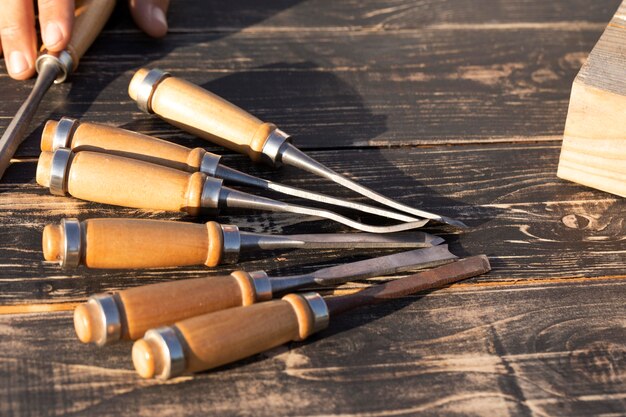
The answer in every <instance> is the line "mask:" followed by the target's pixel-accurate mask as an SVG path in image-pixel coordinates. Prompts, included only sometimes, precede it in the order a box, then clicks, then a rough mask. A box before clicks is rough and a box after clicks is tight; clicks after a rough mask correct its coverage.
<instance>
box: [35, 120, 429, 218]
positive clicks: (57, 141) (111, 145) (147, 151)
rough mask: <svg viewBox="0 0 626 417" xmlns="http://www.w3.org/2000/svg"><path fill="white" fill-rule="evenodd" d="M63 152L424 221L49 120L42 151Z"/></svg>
mask: <svg viewBox="0 0 626 417" xmlns="http://www.w3.org/2000/svg"><path fill="white" fill-rule="evenodd" d="M59 148H69V149H72V151H74V152H79V151H82V150H88V151H95V152H105V153H110V154H113V155H120V156H125V157H127V158H134V159H141V160H143V161H147V162H152V163H155V164H159V165H163V166H168V167H170V168H176V169H180V170H183V171H188V172H198V171H200V172H202V173H204V174H206V175H208V176H210V177H216V178H220V179H223V180H224V181H225V182H226V183H232V184H236V185H244V186H247V187H254V188H260V189H262V190H271V191H275V192H278V193H282V194H287V195H292V196H296V197H300V198H304V199H307V200H312V201H317V202H320V203H325V204H331V205H335V206H340V207H345V208H350V209H353V210H359V211H362V212H364V213H368V214H374V215H377V216H382V217H386V218H389V219H395V220H400V221H403V222H412V221H417V220H420V219H416V218H414V217H409V216H406V215H404V214H401V213H397V212H394V211H389V210H384V209H381V208H378V207H373V206H369V205H366V204H360V203H353V202H351V201H348V200H343V199H340V198H335V197H331V196H327V195H324V194H319V193H315V192H311V191H306V190H303V189H300V188H296V187H290V186H288V185H284V184H279V183H276V182H273V181H268V180H265V179H263V178H259V177H254V176H252V175H248V174H245V173H243V172H241V171H237V170H235V169H233V168H229V167H227V166H225V165H223V164H222V163H221V162H220V158H221V157H220V155H216V154H214V153H211V152H207V151H206V150H205V149H202V148H195V149H189V148H186V147H184V146H181V145H177V144H175V143H172V142H168V141H165V140H163V139H157V138H154V137H150V136H147V135H142V134H140V133H136V132H131V131H129V130H124V129H120V128H116V127H112V126H105V125H99V124H96V123H81V122H79V121H78V120H76V119H72V118H69V117H63V118H61V120H59V121H58V122H56V121H54V120H49V121H48V122H47V123H46V126H45V127H44V130H43V133H42V135H41V150H42V151H47V152H53V151H55V150H57V149H59Z"/></svg>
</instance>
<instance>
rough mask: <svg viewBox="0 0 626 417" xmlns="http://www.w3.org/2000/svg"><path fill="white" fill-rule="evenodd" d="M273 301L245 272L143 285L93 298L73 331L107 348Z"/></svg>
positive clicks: (79, 312)
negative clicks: (203, 317) (194, 320)
mask: <svg viewBox="0 0 626 417" xmlns="http://www.w3.org/2000/svg"><path fill="white" fill-rule="evenodd" d="M256 274H259V273H256ZM261 279H262V278H261ZM265 280H267V276H265ZM270 298H271V295H270V296H269V297H267V296H263V295H262V294H261V295H257V290H256V289H255V281H254V279H253V278H252V275H251V274H248V273H246V272H244V271H235V272H233V273H232V274H231V275H226V276H218V277H208V278H195V279H185V280H180V281H171V282H163V283H159V284H151V285H144V286H140V287H135V288H130V289H126V290H123V291H120V292H118V293H115V294H102V295H97V296H93V297H91V298H90V299H89V300H88V301H87V302H86V303H84V304H81V305H79V306H78V307H76V310H74V329H75V330H76V335H77V336H78V338H79V340H80V341H82V342H83V343H96V344H98V345H100V346H102V345H105V344H109V343H112V342H115V341H117V340H120V339H131V340H135V339H138V338H140V337H142V336H143V335H144V333H145V332H146V331H147V330H148V329H151V328H154V327H159V326H164V325H169V324H172V323H175V322H177V321H179V320H183V319H186V318H189V317H194V316H198V315H201V314H206V313H210V312H214V311H218V310H224V309H229V308H231V307H237V306H247V305H250V304H254V303H255V302H258V301H263V300H265V299H270Z"/></svg>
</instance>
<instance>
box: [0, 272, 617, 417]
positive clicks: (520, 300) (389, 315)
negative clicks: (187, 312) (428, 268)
mask: <svg viewBox="0 0 626 417" xmlns="http://www.w3.org/2000/svg"><path fill="white" fill-rule="evenodd" d="M625 291H626V282H624V281H621V282H605V281H599V280H595V281H594V280H591V281H587V282H581V283H578V284H571V283H570V284H567V285H545V284H540V285H536V286H535V285H530V286H527V285H524V286H521V287H520V286H516V285H509V286H488V287H484V286H477V285H469V286H468V285H461V286H454V287H452V288H449V289H446V290H442V291H438V292H433V293H431V294H428V295H426V296H412V297H406V298H404V299H401V300H396V301H393V302H390V303H386V304H381V305H378V306H374V307H371V308H365V309H361V310H356V311H354V312H353V313H352V314H349V315H345V316H340V317H337V318H336V320H333V321H332V324H331V327H330V328H329V329H328V330H326V331H324V332H322V333H321V334H319V335H317V336H314V337H312V338H311V339H310V340H309V341H306V342H304V343H292V344H290V345H289V346H286V347H281V348H277V349H274V350H272V351H269V352H266V353H264V354H261V355H257V356H255V357H253V358H251V359H248V360H245V361H242V362H240V363H238V364H234V365H230V366H227V367H224V368H221V369H219V370H217V371H214V372H209V373H203V374H199V375H195V376H193V377H187V376H186V377H181V378H177V379H174V380H172V381H169V382H166V383H160V382H151V381H142V380H140V379H139V378H138V377H137V376H135V374H134V372H133V371H132V367H131V363H130V360H129V354H130V345H129V344H122V345H115V346H110V347H106V348H103V349H98V348H95V347H92V346H84V345H80V344H79V342H78V341H77V340H76V339H75V336H74V335H73V329H72V324H71V314H70V313H69V312H65V313H51V314H30V315H12V316H0V348H1V351H2V352H3V353H2V355H0V376H1V377H0V413H2V415H7V416H12V415H20V416H31V415H33V416H34V415H37V416H39V415H65V414H76V415H87V414H88V415H91V416H100V415H111V414H122V413H124V414H127V413H128V414H135V415H161V414H163V413H174V414H176V415H181V416H194V415H207V414H217V415H242V414H244V415H248V414H250V415H259V416H265V415H272V416H274V415H331V416H352V415H409V414H418V413H419V414H420V415H421V414H424V415H442V414H446V415H468V414H484V412H485V410H489V413H491V414H497V415H502V416H527V415H555V416H560V415H563V416H586V415H592V414H593V415H597V414H605V415H621V414H623V413H625V412H626V402H625V398H626V385H625V384H624V373H625V372H626V368H625V362H624V355H625V354H626V353H625V352H626V344H625V341H626V333H625V329H624V326H623V323H624V320H626V308H625V307H624V303H623V302H622V299H621V298H620V297H616V295H617V294H624V292H625Z"/></svg>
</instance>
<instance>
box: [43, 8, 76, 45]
mask: <svg viewBox="0 0 626 417" xmlns="http://www.w3.org/2000/svg"><path fill="white" fill-rule="evenodd" d="M38 5H39V26H40V28H41V39H42V40H43V44H44V46H45V47H46V49H47V50H49V51H53V52H58V51H62V50H63V49H65V47H66V46H67V44H68V43H69V41H70V36H71V34H72V26H73V25H74V0H39V1H38Z"/></svg>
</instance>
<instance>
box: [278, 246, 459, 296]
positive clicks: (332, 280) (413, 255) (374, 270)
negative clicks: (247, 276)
mask: <svg viewBox="0 0 626 417" xmlns="http://www.w3.org/2000/svg"><path fill="white" fill-rule="evenodd" d="M456 258H457V257H456V256H455V255H453V254H452V253H450V252H449V251H448V245H439V246H433V247H431V248H425V249H416V250H412V251H408V252H402V253H396V254H395V255H387V256H381V257H378V258H372V259H367V260H364V261H359V262H353V263H349V264H344V265H338V266H332V267H330V268H323V269H320V270H317V271H315V272H312V273H310V274H304V275H294V276H287V277H271V278H270V282H271V285H272V293H274V294H276V293H278V292H283V291H288V290H289V291H290V290H294V289H297V288H300V287H303V286H306V285H311V284H318V285H337V284H341V283H344V282H346V281H351V280H357V279H363V278H370V277H375V276H382V275H389V274H394V273H398V272H403V271H408V270H411V269H418V268H426V267H431V266H436V265H441V264H444V263H446V262H450V261H451V260H453V259H456Z"/></svg>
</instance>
